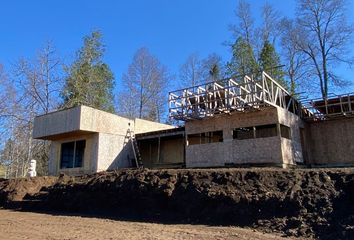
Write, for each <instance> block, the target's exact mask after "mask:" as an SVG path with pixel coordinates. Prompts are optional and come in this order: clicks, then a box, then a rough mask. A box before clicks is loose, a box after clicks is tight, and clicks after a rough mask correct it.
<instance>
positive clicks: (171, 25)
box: [0, 0, 354, 91]
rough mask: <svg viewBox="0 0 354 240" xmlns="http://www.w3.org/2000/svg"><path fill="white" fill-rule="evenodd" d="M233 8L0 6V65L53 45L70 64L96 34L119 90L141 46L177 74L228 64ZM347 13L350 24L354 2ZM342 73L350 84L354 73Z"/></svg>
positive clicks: (133, 2) (283, 8) (185, 0)
mask: <svg viewBox="0 0 354 240" xmlns="http://www.w3.org/2000/svg"><path fill="white" fill-rule="evenodd" d="M268 2H269V3H271V4H272V5H273V6H274V7H275V8H276V10H278V11H279V12H280V13H281V14H282V15H284V16H292V15H293V12H294V10H295V3H294V1H293V0H288V1H285V0H284V1H276V0H273V1H270V0H269V1H268ZM250 3H251V6H252V11H253V15H254V17H255V18H256V19H257V18H259V16H260V8H261V6H262V5H263V4H264V3H265V0H253V1H250ZM236 4H237V1H236V0H207V1H205V0H174V1H172V0H170V1H169V0H150V1H146V0H145V1H144V0H126V1H114V0H110V1H108V0H106V1H103V0H101V1H98V0H95V1H94V0H85V1H84V0H75V1H74V0H71V1H69V0H61V1H58V0H57V1H45V0H42V1H40V0H32V1H25V0H22V1H20V0H7V1H2V2H1V5H0V31H1V32H0V43H1V44H0V63H2V64H3V65H4V66H5V68H9V67H10V65H11V64H12V63H14V62H15V61H16V60H17V59H18V58H19V57H33V56H35V54H36V50H38V49H40V48H41V47H42V46H43V45H44V44H45V42H46V41H52V42H53V44H54V45H55V46H56V48H57V50H58V53H59V55H60V56H62V57H64V58H65V60H66V61H67V62H70V61H71V60H72V58H73V54H74V53H75V51H76V50H77V49H78V48H80V47H81V46H82V37H83V36H84V35H87V34H89V33H90V31H92V30H95V29H99V30H101V31H102V33H103V36H104V42H105V44H106V47H107V51H106V55H105V61H106V62H107V63H108V64H109V66H110V67H111V69H112V71H113V72H114V75H115V78H116V84H117V86H119V83H120V79H121V76H122V74H123V72H124V71H126V69H127V67H128V65H129V63H130V62H131V60H132V57H133V54H134V52H135V51H136V50H137V49H138V48H140V47H143V46H145V47H148V48H149V49H150V51H151V52H152V53H153V54H154V55H156V56H157V57H158V58H159V59H160V61H161V62H162V63H163V64H165V65H166V66H167V67H168V68H169V70H170V71H171V73H173V74H177V73H178V69H179V66H180V65H181V64H182V63H183V62H184V61H185V59H186V58H187V56H188V55H189V54H191V53H193V52H199V54H200V55H201V56H202V57H204V56H206V55H208V54H209V53H212V52H215V53H218V54H220V55H221V56H222V57H223V58H224V60H228V59H229V55H230V53H229V50H228V49H227V47H225V46H224V45H223V43H224V42H225V41H227V40H231V39H232V34H231V33H230V32H229V31H228V26H229V24H232V23H235V15H234V10H235V8H236ZM348 8H349V9H350V11H351V16H350V17H351V19H350V20H351V21H352V22H353V21H354V16H353V15H354V14H353V13H354V1H350V6H348ZM353 47H354V46H353ZM352 52H353V53H354V50H352ZM341 72H342V75H343V76H346V77H347V78H348V80H352V81H354V70H353V69H352V70H350V71H349V70H347V69H345V68H343V69H341ZM350 78H352V79H350ZM348 90H349V89H348ZM351 91H354V88H351Z"/></svg>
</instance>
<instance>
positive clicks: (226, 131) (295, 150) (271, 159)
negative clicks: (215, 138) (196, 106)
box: [185, 107, 303, 167]
mask: <svg viewBox="0 0 354 240" xmlns="http://www.w3.org/2000/svg"><path fill="white" fill-rule="evenodd" d="M268 124H277V136H273V137H265V138H252V139H243V140H239V139H233V135H232V134H233V130H234V129H235V128H241V127H254V126H260V125H268ZM280 124H283V125H285V126H288V127H290V130H291V139H286V138H283V137H281V136H280ZM301 126H303V123H302V121H301V120H300V118H299V117H298V116H296V115H295V114H293V113H290V112H288V111H287V110H284V109H281V108H278V107H277V108H275V107H269V108H266V109H263V110H260V111H253V112H245V113H233V114H231V115H220V116H215V117H213V118H209V119H203V120H193V121H189V122H186V126H185V127H186V134H187V135H188V134H194V133H203V132H212V131H220V130H222V131H223V142H218V143H208V144H197V145H187V146H186V165H187V167H214V166H224V165H225V164H266V163H267V164H268V163H272V164H283V163H284V164H295V161H298V162H301V161H303V158H302V147H301V140H300V127H301Z"/></svg>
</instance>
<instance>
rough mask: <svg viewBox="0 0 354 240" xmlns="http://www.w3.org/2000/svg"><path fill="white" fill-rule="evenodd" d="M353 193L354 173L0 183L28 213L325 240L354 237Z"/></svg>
mask: <svg viewBox="0 0 354 240" xmlns="http://www.w3.org/2000/svg"><path fill="white" fill-rule="evenodd" d="M31 182H32V183H31ZM41 184H43V185H42V187H40V185H41ZM4 186H5V187H4ZM14 187H15V189H16V190H15V192H14V190H13V189H14ZM17 189H22V190H20V191H19V190H17ZM26 191H28V192H27V195H26V194H24V192H26ZM353 193H354V169H346V170H338V169H337V170H336V169H334V170H333V169H332V170H319V169H317V170H281V169H214V170H210V169H208V170H207V169H206V170H159V171H158V170H121V171H114V172H105V173H99V174H95V175H91V176H84V177H80V178H73V177H67V176H61V177H59V178H48V177H47V178H33V179H21V180H11V181H2V182H0V204H1V205H3V206H11V203H12V202H13V201H17V202H18V201H20V200H21V198H22V199H23V200H24V201H25V202H26V204H27V205H26V207H34V206H35V207H38V208H40V209H43V208H47V209H50V210H53V209H55V210H58V211H63V210H64V211H75V212H77V211H82V212H86V213H87V212H88V213H97V212H101V213H102V212H105V213H109V214H112V215H114V216H124V217H131V218H139V219H147V220H153V221H170V222H183V223H186V222H188V223H203V224H223V225H237V226H248V227H253V228H258V229H261V230H263V231H266V232H273V231H276V232H281V233H284V234H286V235H288V236H301V237H315V238H321V239H334V238H336V239H338V238H340V239H349V238H354V206H353V204H352V203H353V200H354V194H353ZM1 199H3V200H2V201H1ZM31 201H32V202H33V203H35V205H34V204H33V205H28V203H29V202H30V203H31Z"/></svg>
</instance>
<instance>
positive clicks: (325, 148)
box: [307, 118, 354, 166]
mask: <svg viewBox="0 0 354 240" xmlns="http://www.w3.org/2000/svg"><path fill="white" fill-rule="evenodd" d="M307 131H308V133H309V134H308V138H309V139H307V142H308V144H309V147H310V151H308V155H309V156H308V157H309V161H308V163H309V164H320V165H322V164H327V165H332V166H336V165H337V166H341V165H353V164H354V144H353V143H354V118H342V119H335V120H330V121H318V122H312V123H309V124H308V128H307Z"/></svg>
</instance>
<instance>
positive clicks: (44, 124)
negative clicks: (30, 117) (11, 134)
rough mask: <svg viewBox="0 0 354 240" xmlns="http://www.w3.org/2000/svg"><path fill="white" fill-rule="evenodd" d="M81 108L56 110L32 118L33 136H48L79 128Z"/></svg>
mask: <svg viewBox="0 0 354 240" xmlns="http://www.w3.org/2000/svg"><path fill="white" fill-rule="evenodd" d="M80 114H81V108H80V107H76V108H71V109H67V110H63V111H57V112H53V113H49V114H46V115H42V116H38V117H36V118H35V119H34V126H33V138H45V139H47V138H50V136H53V135H57V134H64V133H69V132H73V131H78V130H80Z"/></svg>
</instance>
